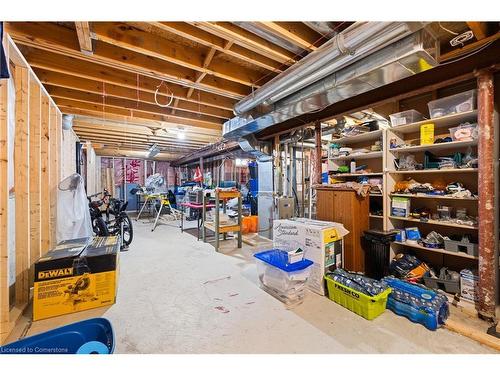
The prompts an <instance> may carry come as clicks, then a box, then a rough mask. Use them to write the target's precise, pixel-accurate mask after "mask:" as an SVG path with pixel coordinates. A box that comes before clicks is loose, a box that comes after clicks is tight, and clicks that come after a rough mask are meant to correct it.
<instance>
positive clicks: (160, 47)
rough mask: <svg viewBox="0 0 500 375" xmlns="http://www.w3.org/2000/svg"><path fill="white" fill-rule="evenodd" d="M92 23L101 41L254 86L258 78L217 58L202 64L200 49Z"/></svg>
mask: <svg viewBox="0 0 500 375" xmlns="http://www.w3.org/2000/svg"><path fill="white" fill-rule="evenodd" d="M92 26H93V31H94V33H95V35H96V37H97V38H98V39H99V40H101V41H103V42H106V43H110V44H112V45H115V46H119V47H122V48H125V49H128V50H130V51H134V52H139V53H142V54H144V55H147V56H152V57H155V58H157V59H160V60H165V61H168V62H171V63H173V64H176V65H180V66H183V67H185V68H189V69H193V70H195V71H198V72H201V73H204V74H207V75H212V76H215V77H219V78H223V79H226V80H228V81H232V82H236V83H240V84H242V85H246V86H250V87H252V86H253V87H255V86H257V85H256V84H255V82H256V81H257V80H258V79H259V78H260V77H261V74H260V73H259V72H258V71H256V70H251V69H248V68H244V67H242V66H241V65H236V64H232V63H223V62H216V61H214V62H213V63H212V64H211V65H210V64H205V63H204V60H205V58H204V54H203V53H200V51H199V50H197V49H195V48H192V47H191V48H190V47H187V46H182V45H179V44H178V43H174V42H172V41H169V40H168V39H165V38H161V37H159V36H156V35H154V34H151V33H147V32H144V31H142V30H138V29H136V28H134V27H132V26H131V25H127V24H125V23H119V22H94V23H93V24H92ZM214 52H215V51H214ZM209 53H210V52H209ZM210 60H211V58H210Z"/></svg>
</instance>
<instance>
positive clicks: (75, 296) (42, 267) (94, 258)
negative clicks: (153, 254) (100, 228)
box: [33, 237, 120, 320]
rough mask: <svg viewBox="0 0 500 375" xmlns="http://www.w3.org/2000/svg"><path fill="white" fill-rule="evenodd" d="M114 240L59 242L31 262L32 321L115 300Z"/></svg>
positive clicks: (116, 243) (117, 250)
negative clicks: (32, 274)
mask: <svg viewBox="0 0 500 375" xmlns="http://www.w3.org/2000/svg"><path fill="white" fill-rule="evenodd" d="M119 253H120V242H119V239H118V237H94V238H79V239H74V240H67V241H63V242H61V243H59V244H58V245H57V246H56V248H54V249H53V250H50V251H49V252H48V253H47V254H45V255H44V256H42V257H41V258H39V259H38V260H37V262H36V263H35V282H34V294H33V320H40V319H46V318H51V317H53V316H58V315H64V314H69V313H73V312H77V311H83V310H88V309H93V308H96V307H101V306H107V305H112V304H114V303H115V301H116V292H117V285H118V256H119Z"/></svg>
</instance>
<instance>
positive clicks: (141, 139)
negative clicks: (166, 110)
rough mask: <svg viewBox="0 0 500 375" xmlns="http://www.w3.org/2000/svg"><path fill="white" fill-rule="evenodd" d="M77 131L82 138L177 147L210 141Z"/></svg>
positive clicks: (194, 145) (189, 146) (196, 146)
mask: <svg viewBox="0 0 500 375" xmlns="http://www.w3.org/2000/svg"><path fill="white" fill-rule="evenodd" d="M75 133H77V134H78V137H79V138H81V139H87V138H93V137H100V138H102V139H107V140H114V141H120V142H122V143H129V142H130V143H138V144H144V145H145V144H149V143H154V142H156V143H158V144H162V145H164V146H170V147H177V148H194V149H196V148H199V147H200V146H202V145H206V144H208V143H209V142H203V143H200V144H193V143H177V142H175V140H174V139H165V138H164V137H161V136H147V135H139V134H133V133H123V134H120V133H116V132H97V131H95V130H91V129H85V128H78V129H75Z"/></svg>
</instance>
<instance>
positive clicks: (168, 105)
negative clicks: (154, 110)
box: [155, 80, 174, 108]
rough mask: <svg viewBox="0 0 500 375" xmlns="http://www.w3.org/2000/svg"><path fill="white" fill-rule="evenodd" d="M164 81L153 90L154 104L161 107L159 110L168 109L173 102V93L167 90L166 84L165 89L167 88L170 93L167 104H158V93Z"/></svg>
mask: <svg viewBox="0 0 500 375" xmlns="http://www.w3.org/2000/svg"><path fill="white" fill-rule="evenodd" d="M163 83H164V81H163V80H162V81H161V82H160V84H159V85H158V86H156V90H155V103H156V105H157V106H158V107H161V108H167V107H170V104H172V102H173V100H174V93H173V92H172V91H171V90H170V89H169V88H168V86H167V84H165V87H166V88H167V90H168V91H170V100H169V101H168V103H167V104H160V103H159V102H158V91H160V87H161V85H163Z"/></svg>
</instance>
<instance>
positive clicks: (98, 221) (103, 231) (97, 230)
mask: <svg viewBox="0 0 500 375" xmlns="http://www.w3.org/2000/svg"><path fill="white" fill-rule="evenodd" d="M92 229H93V231H94V234H95V235H96V236H102V237H107V236H109V230H108V227H107V226H106V223H105V222H104V220H103V219H102V217H96V218H95V219H94V220H92Z"/></svg>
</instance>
